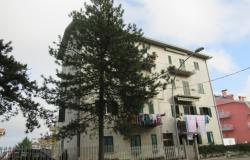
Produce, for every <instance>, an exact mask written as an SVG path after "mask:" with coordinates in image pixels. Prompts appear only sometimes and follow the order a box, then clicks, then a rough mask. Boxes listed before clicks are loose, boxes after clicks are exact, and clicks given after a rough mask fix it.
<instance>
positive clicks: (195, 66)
mask: <svg viewBox="0 0 250 160" xmlns="http://www.w3.org/2000/svg"><path fill="white" fill-rule="evenodd" d="M194 69H195V70H197V71H198V70H200V67H199V63H198V62H194Z"/></svg>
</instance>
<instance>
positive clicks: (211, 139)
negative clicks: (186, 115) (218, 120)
mask: <svg viewBox="0 0 250 160" xmlns="http://www.w3.org/2000/svg"><path fill="white" fill-rule="evenodd" d="M207 142H208V143H210V144H211V143H214V136H213V132H207Z"/></svg>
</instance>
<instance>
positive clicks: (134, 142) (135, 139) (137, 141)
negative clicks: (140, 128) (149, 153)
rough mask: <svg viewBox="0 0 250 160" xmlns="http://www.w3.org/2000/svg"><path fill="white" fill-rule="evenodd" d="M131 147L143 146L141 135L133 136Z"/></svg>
mask: <svg viewBox="0 0 250 160" xmlns="http://www.w3.org/2000/svg"><path fill="white" fill-rule="evenodd" d="M131 147H141V136H140V135H133V136H132V137H131Z"/></svg>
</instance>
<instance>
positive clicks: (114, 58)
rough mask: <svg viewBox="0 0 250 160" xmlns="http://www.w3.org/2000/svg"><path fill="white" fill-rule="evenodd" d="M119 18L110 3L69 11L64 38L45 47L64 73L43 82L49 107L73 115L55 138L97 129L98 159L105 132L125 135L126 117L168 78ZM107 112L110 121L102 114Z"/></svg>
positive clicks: (98, 1) (94, 1)
mask: <svg viewBox="0 0 250 160" xmlns="http://www.w3.org/2000/svg"><path fill="white" fill-rule="evenodd" d="M122 16H123V10H122V8H121V5H119V6H117V7H115V6H114V2H113V0H91V4H85V8H84V9H81V10H80V11H73V12H72V13H71V17H72V19H73V20H72V23H71V24H70V25H69V26H68V28H67V29H66V31H65V33H64V37H63V39H62V40H60V41H59V43H58V44H57V47H54V48H50V54H51V55H52V56H54V57H55V59H56V63H57V64H59V65H60V66H61V67H62V68H63V69H62V70H61V71H57V74H56V76H57V78H52V77H50V78H45V83H44V84H45V85H44V98H45V99H46V100H47V102H48V103H50V104H53V105H56V106H59V107H60V108H61V109H62V108H63V109H69V110H72V111H75V113H77V114H78V116H76V118H75V120H74V121H71V122H70V123H69V124H68V125H65V126H64V127H61V128H60V130H59V133H58V136H59V138H65V137H70V136H73V135H76V134H79V133H82V132H85V131H86V130H87V129H88V128H91V129H94V130H95V129H98V134H99V155H98V156H99V160H103V157H104V153H103V137H104V127H107V126H109V127H112V128H113V129H114V130H115V131H119V132H121V133H123V134H127V133H129V132H130V129H129V128H130V127H131V126H130V125H131V124H130V123H127V122H130V119H131V116H132V115H136V114H138V113H139V111H140V109H141V106H142V105H143V104H144V103H146V102H147V101H148V100H150V99H151V98H153V97H154V96H155V95H156V94H157V93H158V91H159V89H161V88H162V87H163V88H164V87H165V86H166V83H167V80H168V78H169V76H168V73H167V72H166V71H162V72H161V73H156V72H155V71H154V67H155V63H154V60H155V58H156V55H155V54H153V53H148V52H147V50H148V47H147V46H148V45H145V44H143V43H142V42H141V39H142V35H143V34H142V30H140V29H137V27H136V25H134V24H133V25H131V24H128V25H125V24H124V22H123V19H122ZM58 79H60V80H58ZM106 109H107V110H109V111H110V112H111V116H106V115H105V110H106ZM106 124H107V125H106Z"/></svg>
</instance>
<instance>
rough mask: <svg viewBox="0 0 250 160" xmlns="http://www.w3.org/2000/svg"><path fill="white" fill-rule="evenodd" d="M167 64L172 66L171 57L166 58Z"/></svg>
mask: <svg viewBox="0 0 250 160" xmlns="http://www.w3.org/2000/svg"><path fill="white" fill-rule="evenodd" d="M168 63H169V64H172V58H171V56H168Z"/></svg>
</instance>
